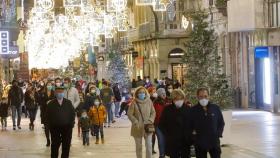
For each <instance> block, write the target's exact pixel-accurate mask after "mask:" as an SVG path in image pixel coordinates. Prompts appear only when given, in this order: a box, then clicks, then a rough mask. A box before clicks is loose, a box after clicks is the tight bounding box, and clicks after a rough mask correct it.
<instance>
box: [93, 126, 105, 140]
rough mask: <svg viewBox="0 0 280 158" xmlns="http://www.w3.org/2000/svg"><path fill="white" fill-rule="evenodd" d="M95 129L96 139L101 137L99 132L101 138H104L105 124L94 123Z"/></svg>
mask: <svg viewBox="0 0 280 158" xmlns="http://www.w3.org/2000/svg"><path fill="white" fill-rule="evenodd" d="M94 131H95V134H96V139H99V133H100V135H101V138H102V139H103V138H104V132H103V124H101V125H100V126H99V125H94Z"/></svg>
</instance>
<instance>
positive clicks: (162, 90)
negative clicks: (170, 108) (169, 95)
mask: <svg viewBox="0 0 280 158" xmlns="http://www.w3.org/2000/svg"><path fill="white" fill-rule="evenodd" d="M157 94H158V96H163V95H166V92H165V89H164V88H159V89H158V90H157Z"/></svg>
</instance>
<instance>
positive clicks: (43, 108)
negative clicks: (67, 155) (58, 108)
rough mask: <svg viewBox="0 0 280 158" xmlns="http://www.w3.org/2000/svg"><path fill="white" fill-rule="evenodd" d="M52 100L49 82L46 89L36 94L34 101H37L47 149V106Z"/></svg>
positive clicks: (51, 88)
mask: <svg viewBox="0 0 280 158" xmlns="http://www.w3.org/2000/svg"><path fill="white" fill-rule="evenodd" d="M54 98H55V95H54V90H53V85H52V83H51V81H48V82H47V83H46V87H45V88H43V89H42V90H40V91H39V92H38V93H37V99H36V100H37V101H38V104H39V105H40V112H41V113H40V116H41V124H43V125H44V131H45V136H46V139H47V144H46V146H47V147H48V146H50V143H51V141H50V128H49V125H48V123H47V104H48V102H50V101H51V100H53V99H54Z"/></svg>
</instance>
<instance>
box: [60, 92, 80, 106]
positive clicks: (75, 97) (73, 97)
mask: <svg viewBox="0 0 280 158" xmlns="http://www.w3.org/2000/svg"><path fill="white" fill-rule="evenodd" d="M64 95H65V96H64V97H65V98H66V99H68V100H70V101H71V103H72V104H73V107H74V108H75V109H76V108H77V107H78V106H79V104H80V96H79V92H78V90H77V89H76V88H74V87H70V88H68V89H66V90H64Z"/></svg>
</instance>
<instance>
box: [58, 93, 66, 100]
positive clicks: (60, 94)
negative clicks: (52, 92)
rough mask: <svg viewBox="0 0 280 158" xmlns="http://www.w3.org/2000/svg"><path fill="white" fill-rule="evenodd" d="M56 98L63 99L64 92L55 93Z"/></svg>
mask: <svg viewBox="0 0 280 158" xmlns="http://www.w3.org/2000/svg"><path fill="white" fill-rule="evenodd" d="M56 98H57V99H63V98H64V93H57V94H56Z"/></svg>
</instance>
